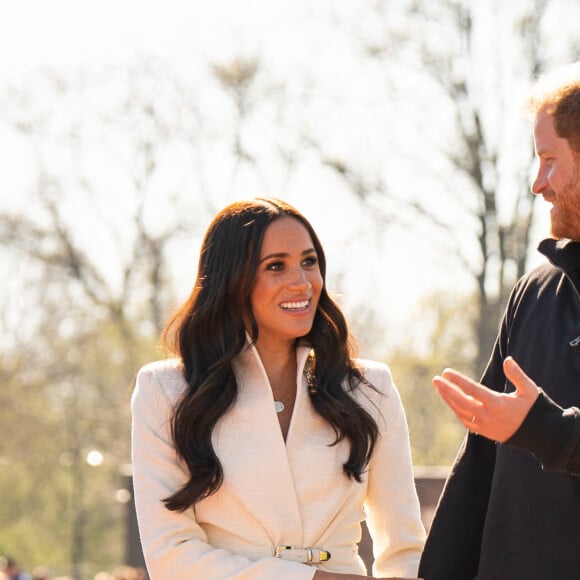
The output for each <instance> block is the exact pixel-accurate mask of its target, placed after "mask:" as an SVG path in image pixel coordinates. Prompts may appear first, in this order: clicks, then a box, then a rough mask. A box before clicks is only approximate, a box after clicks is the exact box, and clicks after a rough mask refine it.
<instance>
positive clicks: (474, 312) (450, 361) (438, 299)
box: [353, 291, 478, 466]
mask: <svg viewBox="0 0 580 580" xmlns="http://www.w3.org/2000/svg"><path fill="white" fill-rule="evenodd" d="M477 316H478V309H477V297H476V296H475V295H472V296H469V295H467V296H459V295H449V294H448V293H444V292H441V291H434V292H432V293H430V294H427V295H426V296H425V297H424V298H423V299H422V300H421V301H420V303H419V304H417V308H416V310H415V312H414V314H413V316H412V317H411V319H410V320H409V328H410V329H412V328H420V329H421V332H411V331H409V332H408V333H405V334H403V335H401V334H399V335H397V339H396V340H391V341H389V342H388V345H389V346H388V347H387V350H385V344H386V343H385V340H384V338H383V335H384V334H385V333H387V334H388V333H389V329H388V328H384V327H382V326H377V324H376V322H375V321H374V320H376V319H373V317H372V316H369V315H368V313H366V312H362V311H361V312H358V313H355V316H354V317H353V331H354V332H355V334H356V335H357V336H361V338H362V340H361V344H360V348H361V351H362V352H364V353H365V356H366V357H369V358H375V359H377V360H384V361H385V362H386V363H387V364H388V365H389V367H390V369H391V372H392V373H393V378H394V380H395V384H396V385H397V388H398V390H399V392H400V394H401V399H402V401H403V405H404V407H405V412H406V415H407V421H408V424H409V433H410V438H411V450H412V454H413V462H414V463H415V465H420V466H432V465H441V466H444V465H450V464H451V462H452V460H453V458H454V457H455V454H456V453H457V449H458V447H459V444H460V442H461V439H462V437H463V435H464V433H465V430H464V428H463V426H462V425H461V424H460V423H459V422H458V421H457V419H456V418H455V415H454V414H453V413H452V412H451V411H450V410H449V408H448V407H447V406H446V405H445V403H443V401H442V400H441V399H440V397H439V396H438V395H437V393H436V392H435V390H434V389H433V387H432V385H431V379H432V378H433V376H434V375H436V374H439V373H441V371H442V370H443V369H444V368H445V367H448V366H453V367H454V368H457V369H459V370H461V371H463V372H465V373H468V374H470V375H473V373H474V372H475V346H474V343H473V341H472V340H471V338H470V336H471V332H472V328H473V324H474V323H475V321H476V320H477Z"/></svg>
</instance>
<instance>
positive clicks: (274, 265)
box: [266, 262, 284, 272]
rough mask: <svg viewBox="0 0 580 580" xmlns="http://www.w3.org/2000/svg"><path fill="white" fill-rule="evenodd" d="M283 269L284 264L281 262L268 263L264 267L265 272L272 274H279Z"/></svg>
mask: <svg viewBox="0 0 580 580" xmlns="http://www.w3.org/2000/svg"><path fill="white" fill-rule="evenodd" d="M283 268H284V264H283V263H282V262H270V263H269V264H268V265H267V266H266V270H271V271H272V272H279V271H280V270H282V269H283Z"/></svg>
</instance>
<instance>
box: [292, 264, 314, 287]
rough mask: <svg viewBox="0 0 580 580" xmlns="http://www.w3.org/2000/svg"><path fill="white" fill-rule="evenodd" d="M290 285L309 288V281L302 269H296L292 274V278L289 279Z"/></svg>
mask: <svg viewBox="0 0 580 580" xmlns="http://www.w3.org/2000/svg"><path fill="white" fill-rule="evenodd" d="M290 285H292V286H297V287H302V286H304V287H306V288H308V287H309V286H310V280H308V276H307V275H306V272H305V271H304V270H303V269H302V268H296V270H294V271H293V272H292V277H291V279H290Z"/></svg>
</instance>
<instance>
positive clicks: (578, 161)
mask: <svg viewBox="0 0 580 580" xmlns="http://www.w3.org/2000/svg"><path fill="white" fill-rule="evenodd" d="M574 158H575V160H574V169H573V171H572V177H571V178H570V180H569V181H568V183H567V184H566V185H565V186H564V187H563V188H562V191H561V192H560V193H559V194H557V195H556V200H555V201H556V204H555V207H554V208H553V209H552V212H554V213H553V214H552V215H551V216H550V231H551V234H552V236H553V237H554V238H556V239H557V240H559V239H562V238H569V239H571V240H576V241H580V154H575V156H574ZM554 214H555V215H554Z"/></svg>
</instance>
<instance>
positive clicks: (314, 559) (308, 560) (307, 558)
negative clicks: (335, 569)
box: [274, 546, 330, 564]
mask: <svg viewBox="0 0 580 580" xmlns="http://www.w3.org/2000/svg"><path fill="white" fill-rule="evenodd" d="M274 556H275V557H276V558H281V559H282V560H290V561H292V562H300V563H301V564H319V563H320V562H326V561H327V560H330V552H329V551H328V550H323V549H322V548H296V547H294V546H276V547H275V548H274Z"/></svg>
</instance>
